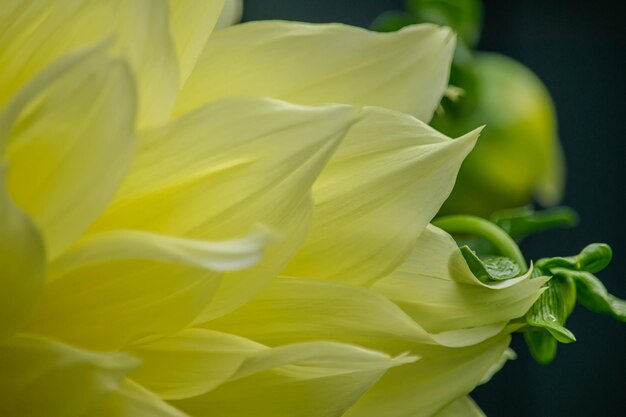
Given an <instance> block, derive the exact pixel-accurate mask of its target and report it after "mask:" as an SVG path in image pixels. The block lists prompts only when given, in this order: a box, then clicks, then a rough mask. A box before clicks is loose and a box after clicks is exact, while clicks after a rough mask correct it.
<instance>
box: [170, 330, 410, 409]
mask: <svg viewBox="0 0 626 417" xmlns="http://www.w3.org/2000/svg"><path fill="white" fill-rule="evenodd" d="M413 360H414V358H410V357H399V358H390V357H389V356H387V355H385V354H382V353H379V352H374V351H369V350H366V349H362V348H359V347H357V346H352V345H344V344H339V343H332V342H313V343H301V344H296V345H289V346H283V347H280V348H275V349H267V350H264V351H261V352H260V353H258V354H257V355H255V356H253V357H251V358H250V359H248V360H247V361H245V362H244V364H243V365H242V366H241V368H240V369H239V371H238V372H237V373H236V374H235V375H234V376H233V380H232V381H231V382H228V383H226V384H224V385H222V386H220V387H218V388H217V389H215V390H213V391H210V392H208V393H206V394H203V395H200V396H196V397H192V398H188V399H184V400H179V401H173V402H172V403H173V404H174V405H175V406H176V407H179V408H180V409H182V410H184V411H186V412H188V413H189V414H191V415H194V416H197V417H203V416H212V415H214V413H215V410H219V414H220V416H222V417H229V416H233V417H235V416H248V415H254V416H259V417H265V416H267V417H270V416H271V417H283V416H284V417H287V416H288V417H318V416H319V417H322V416H324V417H326V416H339V415H342V413H343V412H344V411H345V410H346V409H347V408H348V407H350V405H351V404H353V403H354V402H355V401H356V400H357V399H358V398H359V397H360V396H361V395H363V393H364V392H366V391H367V390H368V389H369V388H370V387H371V386H372V385H373V384H374V383H375V382H376V381H377V380H378V379H379V378H380V377H381V376H382V375H383V374H384V373H385V372H386V371H387V370H388V369H389V368H390V367H393V366H399V365H403V364H405V363H408V362H411V361H413ZM242 399H245V400H242Z"/></svg>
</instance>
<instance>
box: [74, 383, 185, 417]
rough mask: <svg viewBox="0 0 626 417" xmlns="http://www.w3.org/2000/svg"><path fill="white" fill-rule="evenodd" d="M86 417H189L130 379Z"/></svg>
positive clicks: (85, 416)
mask: <svg viewBox="0 0 626 417" xmlns="http://www.w3.org/2000/svg"><path fill="white" fill-rule="evenodd" d="M84 417H189V416H187V414H185V413H183V412H182V411H180V410H177V409H176V408H174V407H172V406H171V405H169V404H167V403H166V402H164V401H163V400H161V399H160V398H159V397H157V396H156V395H155V394H154V393H153V392H150V391H149V390H147V389H145V388H143V387H142V386H141V385H138V384H137V383H135V382H133V381H132V380H130V379H125V380H124V381H122V383H121V384H120V385H119V386H118V387H117V388H116V389H115V390H114V391H113V392H111V393H110V394H109V395H107V396H106V397H105V398H104V399H103V400H102V401H100V402H99V403H97V404H96V405H95V406H94V407H93V408H92V409H90V410H89V412H88V413H86V414H85V415H84Z"/></svg>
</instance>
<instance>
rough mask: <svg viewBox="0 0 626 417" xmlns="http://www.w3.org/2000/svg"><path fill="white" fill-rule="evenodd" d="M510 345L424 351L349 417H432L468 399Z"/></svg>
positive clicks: (502, 339) (505, 340)
mask: <svg viewBox="0 0 626 417" xmlns="http://www.w3.org/2000/svg"><path fill="white" fill-rule="evenodd" d="M509 342H510V337H509V336H497V337H495V338H492V339H489V340H487V341H485V342H482V343H480V344H478V345H474V346H468V347H463V348H444V347H436V346H433V347H423V348H422V350H421V351H420V352H419V354H420V355H421V357H422V358H421V359H420V360H419V361H417V362H415V363H412V364H408V365H405V366H400V367H396V368H393V369H390V370H389V371H388V372H387V374H385V376H383V378H382V379H381V380H380V381H379V382H378V383H377V384H376V385H375V386H374V387H373V388H372V389H371V390H370V391H368V392H367V393H366V394H365V395H364V396H363V397H362V398H361V399H360V400H359V401H358V402H357V403H356V404H355V405H354V406H353V407H352V408H350V410H348V412H347V413H346V414H344V415H345V416H346V417H380V416H394V417H431V416H433V415H436V414H435V413H436V412H438V411H439V410H441V409H442V408H444V407H445V406H446V405H448V404H449V403H450V402H452V401H454V400H455V399H458V398H459V397H460V396H464V395H467V394H468V393H469V392H470V391H471V390H472V389H473V388H474V387H475V386H476V385H477V384H478V383H479V382H480V380H481V378H482V377H483V375H485V373H486V372H487V370H488V369H489V368H490V366H491V365H492V364H493V363H494V362H497V361H498V359H499V358H500V357H501V355H502V352H504V351H505V350H506V348H507V346H508V344H509Z"/></svg>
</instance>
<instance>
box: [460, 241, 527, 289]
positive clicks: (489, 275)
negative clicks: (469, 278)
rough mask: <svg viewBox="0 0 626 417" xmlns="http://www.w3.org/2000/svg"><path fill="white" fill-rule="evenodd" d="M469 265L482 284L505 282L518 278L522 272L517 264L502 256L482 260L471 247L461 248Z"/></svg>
mask: <svg viewBox="0 0 626 417" xmlns="http://www.w3.org/2000/svg"><path fill="white" fill-rule="evenodd" d="M460 250H461V254H462V255H463V257H464V258H465V261H466V262H467V265H468V266H469V268H470V270H471V271H472V273H474V275H475V276H476V278H478V279H479V280H480V281H481V282H484V283H489V282H494V281H505V280H507V279H511V278H515V277H518V276H520V275H521V274H522V271H521V269H520V267H519V265H517V264H516V263H515V262H513V261H512V260H511V259H509V258H505V257H502V256H499V257H491V258H487V259H484V260H483V259H480V258H479V257H478V256H477V255H476V252H474V251H473V250H471V249H470V248H469V246H462V247H461V248H460Z"/></svg>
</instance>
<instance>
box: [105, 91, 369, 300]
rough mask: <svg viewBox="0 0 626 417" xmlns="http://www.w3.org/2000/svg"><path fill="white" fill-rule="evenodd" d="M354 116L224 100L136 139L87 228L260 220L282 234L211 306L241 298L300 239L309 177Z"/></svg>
mask: <svg viewBox="0 0 626 417" xmlns="http://www.w3.org/2000/svg"><path fill="white" fill-rule="evenodd" d="M357 117H358V114H357V113H356V111H355V110H354V109H353V108H350V107H347V106H337V105H329V106H320V107H305V106H298V105H293V104H288V103H285V102H280V101H275V100H270V99H264V98H245V99H243V98H240V99H226V100H220V101H217V102H214V103H211V104H209V105H207V106H205V107H203V108H202V109H199V110H197V111H195V112H193V113H190V114H187V115H185V116H184V117H182V118H180V119H177V120H175V121H173V122H171V123H170V124H168V125H166V126H164V127H163V128H160V129H154V130H151V131H149V132H147V133H146V134H145V135H144V137H142V138H141V144H140V149H139V152H138V155H137V158H136V160H135V162H134V166H133V168H132V170H131V172H130V174H129V175H128V177H127V179H126V181H125V183H124V184H123V185H122V188H121V190H120V193H119V195H118V198H117V199H116V201H114V202H113V204H112V205H111V206H110V208H109V209H108V210H107V212H105V213H104V215H103V216H102V217H101V218H100V219H99V221H98V222H97V224H96V225H95V226H94V228H93V230H103V229H118V228H125V229H142V230H151V231H154V232H158V233H165V234H177V235H186V236H190V237H194V238H202V239H213V240H221V239H227V238H231V237H232V236H237V235H241V234H242V233H245V232H247V230H249V228H250V227H251V226H252V225H254V224H256V223H262V224H265V225H268V226H270V227H271V228H272V229H273V230H276V231H277V232H279V233H281V234H283V236H284V237H285V239H284V240H283V241H282V242H281V243H280V244H278V245H276V246H275V247H274V248H272V249H271V251H270V252H268V254H267V256H266V257H265V258H264V260H263V262H261V263H260V264H259V265H258V266H257V267H255V268H254V269H252V270H250V271H246V272H242V273H235V274H232V275H231V274H228V275H227V276H226V278H225V281H224V285H223V286H222V287H221V289H220V294H221V295H220V296H219V297H217V298H216V299H215V303H216V304H215V305H214V306H213V307H212V308H211V310H212V311H221V310H222V309H225V310H228V309H231V308H233V306H236V305H238V304H240V303H241V302H243V301H245V299H246V298H247V297H248V296H249V295H252V294H253V293H254V292H255V291H257V290H258V289H259V288H260V285H263V284H264V283H266V282H267V280H268V279H271V278H273V277H274V276H275V275H276V274H277V273H278V272H279V271H280V270H281V269H282V268H283V267H284V265H285V264H286V263H287V261H288V260H289V259H290V258H291V256H292V255H293V253H294V251H296V250H297V248H298V247H299V245H300V243H301V242H302V240H303V239H304V234H305V232H306V230H307V227H308V216H309V210H310V201H309V192H310V187H311V184H312V183H313V181H314V180H315V178H317V176H318V175H319V173H320V171H321V170H322V168H323V167H324V165H325V164H326V162H327V160H328V159H329V158H330V155H331V154H332V153H333V152H334V150H335V149H336V147H337V145H338V143H339V142H340V140H341V139H342V138H343V136H344V135H345V133H346V131H347V130H348V129H349V127H350V126H351V125H352V123H353V122H354V121H355V120H356V118H357Z"/></svg>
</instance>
